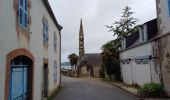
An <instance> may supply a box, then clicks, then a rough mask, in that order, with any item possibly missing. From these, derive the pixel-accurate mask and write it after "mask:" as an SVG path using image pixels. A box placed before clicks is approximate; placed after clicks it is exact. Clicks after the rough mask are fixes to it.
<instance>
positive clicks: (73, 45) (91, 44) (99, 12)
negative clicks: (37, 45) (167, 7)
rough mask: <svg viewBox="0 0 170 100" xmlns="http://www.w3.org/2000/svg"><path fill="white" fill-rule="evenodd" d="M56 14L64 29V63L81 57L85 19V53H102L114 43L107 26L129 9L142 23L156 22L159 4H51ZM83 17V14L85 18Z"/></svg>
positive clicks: (64, 0)
mask: <svg viewBox="0 0 170 100" xmlns="http://www.w3.org/2000/svg"><path fill="white" fill-rule="evenodd" d="M49 2H50V4H51V6H52V9H53V11H54V14H55V16H56V18H57V20H58V22H59V24H61V25H62V26H63V30H62V32H61V34H62V61H68V58H67V56H68V55H69V54H71V53H76V54H78V35H79V27H80V19H81V17H82V18H83V26H84V35H85V52H86V53H96V52H97V53H99V52H101V50H100V48H101V46H102V45H103V44H104V43H106V42H107V41H109V40H112V39H114V37H113V33H111V32H108V29H107V28H106V27H105V25H111V24H112V23H113V22H114V21H116V20H118V19H119V18H120V16H121V12H122V9H123V8H124V7H125V6H126V5H128V6H131V7H132V11H134V12H135V14H134V17H136V18H138V19H139V20H140V21H139V23H140V24H141V23H144V22H146V21H149V20H151V19H153V18H156V4H155V0H49ZM81 13H82V14H81Z"/></svg>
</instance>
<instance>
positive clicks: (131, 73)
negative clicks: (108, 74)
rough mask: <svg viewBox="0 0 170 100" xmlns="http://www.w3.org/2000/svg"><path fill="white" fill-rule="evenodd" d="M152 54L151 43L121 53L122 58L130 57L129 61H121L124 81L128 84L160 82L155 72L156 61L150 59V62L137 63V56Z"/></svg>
mask: <svg viewBox="0 0 170 100" xmlns="http://www.w3.org/2000/svg"><path fill="white" fill-rule="evenodd" d="M148 55H152V45H151V43H147V44H143V45H141V46H137V47H134V48H132V49H129V50H126V51H123V52H121V53H120V59H121V60H122V59H127V58H130V59H132V60H129V61H126V62H128V63H124V64H123V63H121V73H122V78H123V81H124V82H125V83H127V84H138V85H143V84H145V83H148V82H151V81H152V82H157V83H158V82H159V79H158V76H157V75H156V73H155V69H154V65H153V64H154V63H153V62H152V60H149V62H148V64H137V63H136V62H135V60H134V59H135V58H136V57H141V56H148Z"/></svg>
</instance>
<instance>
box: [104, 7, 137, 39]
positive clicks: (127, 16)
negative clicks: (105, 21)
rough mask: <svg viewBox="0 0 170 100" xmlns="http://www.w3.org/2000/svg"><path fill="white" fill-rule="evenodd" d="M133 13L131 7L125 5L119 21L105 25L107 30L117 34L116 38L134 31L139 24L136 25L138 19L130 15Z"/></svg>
mask: <svg viewBox="0 0 170 100" xmlns="http://www.w3.org/2000/svg"><path fill="white" fill-rule="evenodd" d="M133 14H134V12H132V11H131V7H128V6H126V7H125V8H124V9H123V12H122V16H121V19H120V20H119V21H115V22H114V23H113V24H112V25H111V26H109V25H106V27H107V28H109V32H113V33H114V36H115V35H117V36H118V38H122V37H124V36H127V35H129V34H131V33H134V32H136V31H137V30H138V29H139V28H140V25H137V26H136V23H137V22H138V19H137V18H134V17H132V15H133Z"/></svg>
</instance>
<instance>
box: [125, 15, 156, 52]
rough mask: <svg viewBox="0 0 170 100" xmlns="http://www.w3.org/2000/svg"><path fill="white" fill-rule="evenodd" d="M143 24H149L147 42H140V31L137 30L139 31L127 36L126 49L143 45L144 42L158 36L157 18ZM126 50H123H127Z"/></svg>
mask: <svg viewBox="0 0 170 100" xmlns="http://www.w3.org/2000/svg"><path fill="white" fill-rule="evenodd" d="M143 25H147V35H148V40H147V41H146V42H140V40H139V31H137V32H135V33H133V34H131V35H129V36H126V37H125V38H126V49H125V50H128V49H131V48H133V47H136V46H139V45H142V44H144V43H148V42H150V41H151V40H152V39H154V38H155V37H156V36H157V34H158V28H157V18H156V19H153V20H151V21H148V22H146V23H144V24H143ZM125 50H123V51H125Z"/></svg>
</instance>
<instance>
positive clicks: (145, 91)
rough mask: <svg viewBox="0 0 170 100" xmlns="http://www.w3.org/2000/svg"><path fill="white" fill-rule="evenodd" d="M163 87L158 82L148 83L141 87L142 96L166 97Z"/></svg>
mask: <svg viewBox="0 0 170 100" xmlns="http://www.w3.org/2000/svg"><path fill="white" fill-rule="evenodd" d="M164 96H165V94H164V91H163V87H162V86H161V85H160V84H157V83H146V84H144V85H143V86H142V87H141V89H140V97H153V98H158V97H164Z"/></svg>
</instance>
